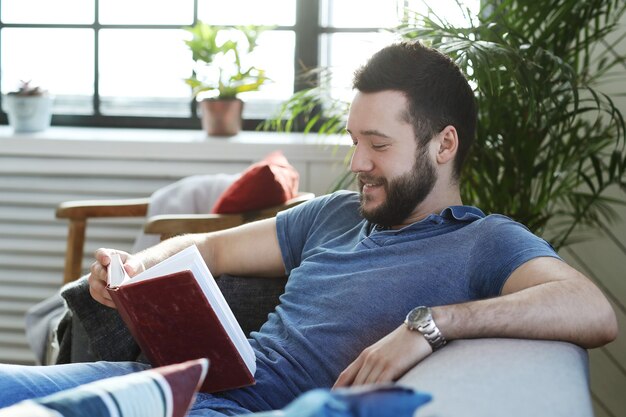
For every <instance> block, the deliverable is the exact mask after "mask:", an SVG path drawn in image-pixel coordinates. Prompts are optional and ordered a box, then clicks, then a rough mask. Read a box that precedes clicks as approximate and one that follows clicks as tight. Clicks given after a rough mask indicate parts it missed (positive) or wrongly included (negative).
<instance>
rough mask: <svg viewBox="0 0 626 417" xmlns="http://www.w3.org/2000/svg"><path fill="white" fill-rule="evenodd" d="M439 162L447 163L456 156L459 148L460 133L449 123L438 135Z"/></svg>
mask: <svg viewBox="0 0 626 417" xmlns="http://www.w3.org/2000/svg"><path fill="white" fill-rule="evenodd" d="M435 140H436V144H437V156H436V158H437V163H438V164H442V165H443V164H447V163H448V162H450V161H452V160H453V159H454V157H455V156H456V151H457V149H458V148H459V135H458V134H457V132H456V129H455V128H454V126H452V125H448V126H446V127H445V128H443V130H442V131H441V132H439V134H438V135H437V136H436V139H435Z"/></svg>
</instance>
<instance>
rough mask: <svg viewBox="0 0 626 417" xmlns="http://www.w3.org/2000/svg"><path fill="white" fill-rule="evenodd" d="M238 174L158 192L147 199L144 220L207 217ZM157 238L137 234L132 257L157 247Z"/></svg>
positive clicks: (179, 184) (186, 180) (183, 182)
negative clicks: (168, 215) (155, 217)
mask: <svg viewBox="0 0 626 417" xmlns="http://www.w3.org/2000/svg"><path fill="white" fill-rule="evenodd" d="M240 176H241V174H209V175H193V176H191V177H186V178H183V179H181V180H179V181H176V182H175V183H173V184H170V185H168V186H166V187H163V188H160V189H158V190H157V191H155V192H154V193H153V194H152V196H150V205H149V206H148V214H147V217H148V218H149V217H151V216H156V215H159V214H202V213H210V212H211V209H212V208H213V206H214V205H215V202H216V201H217V199H218V197H219V196H220V195H221V194H222V193H223V192H224V190H226V188H228V187H229V186H230V185H231V184H232V183H233V182H235V181H236V180H237V179H238V178H239V177H240ZM159 241H160V238H159V236H158V235H146V234H144V233H140V234H139V236H137V239H136V240H135V244H134V245H133V249H132V253H136V252H138V251H140V250H143V249H145V248H148V247H150V246H153V245H156V244H157V243H159Z"/></svg>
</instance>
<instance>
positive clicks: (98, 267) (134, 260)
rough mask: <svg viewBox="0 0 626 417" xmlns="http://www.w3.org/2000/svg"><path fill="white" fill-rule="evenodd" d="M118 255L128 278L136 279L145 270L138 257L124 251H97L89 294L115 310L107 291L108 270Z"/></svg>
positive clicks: (90, 275) (92, 267) (101, 249)
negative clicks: (113, 257) (112, 260)
mask: <svg viewBox="0 0 626 417" xmlns="http://www.w3.org/2000/svg"><path fill="white" fill-rule="evenodd" d="M116 253H117V254H119V255H120V258H121V259H122V262H123V263H124V269H125V270H126V273H127V274H128V276H130V277H134V276H135V275H137V274H138V273H140V272H142V271H143V270H144V269H145V268H144V266H143V263H142V262H141V260H140V259H139V258H138V257H136V256H132V255H130V254H128V253H126V252H124V251H120V250H115V249H104V248H100V249H98V250H97V251H96V253H95V258H96V261H95V262H94V263H92V264H91V269H90V270H91V274H89V278H88V281H89V293H90V294H91V296H92V297H93V299H94V300H96V301H97V302H99V303H101V304H104V305H105V306H108V307H112V308H115V304H113V301H112V300H111V297H110V296H109V293H108V292H107V290H106V286H107V277H108V272H107V268H108V266H109V264H110V263H111V256H112V255H113V254H116Z"/></svg>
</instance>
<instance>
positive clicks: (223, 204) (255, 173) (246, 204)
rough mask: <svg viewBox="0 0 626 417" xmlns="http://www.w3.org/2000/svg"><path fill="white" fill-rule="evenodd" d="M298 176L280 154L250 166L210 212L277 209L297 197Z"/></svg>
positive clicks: (272, 155)
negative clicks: (275, 207)
mask: <svg viewBox="0 0 626 417" xmlns="http://www.w3.org/2000/svg"><path fill="white" fill-rule="evenodd" d="M299 178H300V176H299V174H298V171H296V169H295V168H294V167H293V166H291V165H290V164H289V162H288V161H287V158H285V156H284V155H283V154H282V152H280V151H276V152H272V153H271V154H269V155H268V156H266V157H265V159H263V160H262V161H260V162H257V163H255V164H252V165H250V167H248V169H246V170H245V171H244V172H243V174H241V177H240V178H239V179H238V180H237V181H235V182H234V183H233V184H231V185H230V187H228V188H227V189H226V191H224V192H223V193H222V195H220V197H219V198H218V200H217V202H216V203H215V205H214V206H213V209H212V210H211V212H212V213H218V214H233V213H242V212H245V211H252V210H261V209H265V208H268V207H272V206H277V205H279V204H282V203H284V202H285V201H287V200H289V199H292V198H294V197H295V196H296V195H297V194H298V181H299Z"/></svg>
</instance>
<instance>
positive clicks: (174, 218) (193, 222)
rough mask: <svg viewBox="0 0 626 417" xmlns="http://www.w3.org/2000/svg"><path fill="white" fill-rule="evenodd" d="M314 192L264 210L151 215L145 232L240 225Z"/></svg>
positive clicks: (170, 232) (212, 229) (167, 235)
mask: <svg viewBox="0 0 626 417" xmlns="http://www.w3.org/2000/svg"><path fill="white" fill-rule="evenodd" d="M313 197H315V195H314V194H313V193H306V192H300V193H298V195H297V196H296V197H294V198H292V199H290V200H287V201H286V202H285V203H283V204H280V205H277V206H273V207H268V208H266V209H262V210H255V211H247V212H243V213H239V214H190V215H159V216H153V217H151V218H150V219H149V220H148V221H147V222H146V224H145V225H144V232H145V233H151V234H158V235H160V236H161V239H162V240H163V239H168V238H170V237H172V236H176V235H180V234H184V233H206V232H215V231H218V230H223V229H228V228H231V227H235V226H240V225H242V224H244V223H249V222H252V221H256V220H262V219H268V218H271V217H274V216H276V214H277V213H278V212H280V211H283V210H287V209H289V208H291V207H294V206H297V205H298V204H301V203H303V202H305V201H308V200H311V199H312V198H313Z"/></svg>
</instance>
